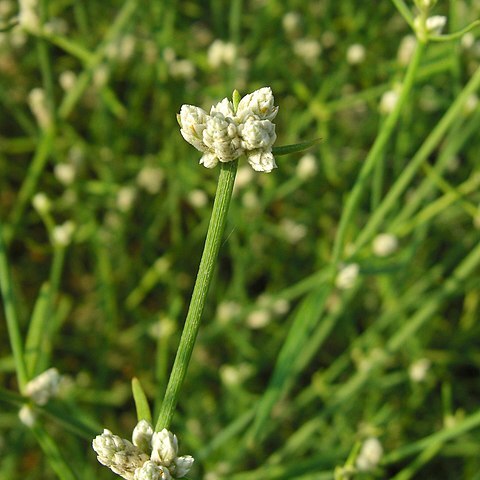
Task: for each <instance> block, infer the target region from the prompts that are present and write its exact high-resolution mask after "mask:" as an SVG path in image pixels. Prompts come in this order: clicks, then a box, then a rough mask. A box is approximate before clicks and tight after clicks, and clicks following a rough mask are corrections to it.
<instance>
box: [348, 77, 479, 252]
mask: <svg viewBox="0 0 480 480" xmlns="http://www.w3.org/2000/svg"><path fill="white" fill-rule="evenodd" d="M479 87H480V68H478V69H477V71H476V72H475V74H474V75H473V76H472V78H471V79H470V81H469V82H468V83H467V85H466V86H465V88H464V89H463V90H462V92H461V93H460V95H459V96H458V97H457V98H456V100H455V101H454V102H453V104H452V105H451V107H450V108H449V109H448V110H447V112H446V113H445V115H444V116H443V117H442V119H441V120H440V121H439V122H438V123H437V125H436V126H435V128H434V129H433V130H432V131H431V133H430V135H429V136H428V137H427V138H426V140H425V142H423V144H422V146H421V147H420V148H419V150H418V151H417V153H416V154H415V156H414V157H413V158H412V159H411V161H410V163H409V164H408V165H407V166H406V168H405V169H404V170H403V172H402V174H401V175H400V177H399V178H398V179H397V181H396V182H395V183H394V185H393V186H392V187H391V188H390V190H389V192H388V194H387V196H386V197H385V198H384V199H383V201H382V203H381V204H380V206H379V207H378V208H377V210H376V211H375V212H374V214H373V215H372V216H371V217H370V219H369V221H368V223H367V225H366V226H365V228H364V229H363V230H362V232H361V234H360V235H359V236H358V238H357V240H356V242H355V252H356V251H358V250H359V249H360V248H361V247H362V246H363V245H365V244H366V243H367V242H368V241H369V240H370V239H371V238H372V236H373V235H374V234H375V232H376V230H377V228H378V226H379V225H380V224H381V222H382V220H383V219H384V218H385V216H386V214H387V212H389V211H390V209H391V208H393V206H394V205H396V204H397V202H398V199H399V198H400V195H401V194H402V193H403V192H404V191H405V190H406V188H407V187H408V185H409V184H410V182H411V181H412V179H413V177H414V176H415V173H416V172H417V170H418V169H419V168H420V167H421V165H422V164H423V163H424V162H425V161H426V160H427V158H428V156H429V155H430V154H431V153H432V152H433V151H434V150H435V148H436V147H437V145H438V144H439V143H440V141H441V140H442V138H443V137H444V135H445V133H446V132H447V130H448V129H449V128H450V126H451V125H452V123H453V122H454V121H455V119H456V118H457V117H458V115H460V113H461V111H462V108H463V106H464V104H465V102H466V100H467V98H468V96H469V95H471V94H472V93H474V92H475V91H476V90H478V88H479Z"/></svg>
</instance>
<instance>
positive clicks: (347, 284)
mask: <svg viewBox="0 0 480 480" xmlns="http://www.w3.org/2000/svg"><path fill="white" fill-rule="evenodd" d="M359 271H360V267H359V265H358V264H357V263H350V264H348V265H344V266H342V267H341V268H340V271H339V272H338V274H337V278H336V279H335V285H336V287H337V288H339V289H340V290H348V289H350V288H352V287H353V286H354V284H355V281H356V280H357V277H358V274H359Z"/></svg>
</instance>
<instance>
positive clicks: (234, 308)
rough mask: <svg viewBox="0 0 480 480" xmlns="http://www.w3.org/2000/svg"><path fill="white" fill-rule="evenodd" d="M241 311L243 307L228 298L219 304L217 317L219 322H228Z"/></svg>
mask: <svg viewBox="0 0 480 480" xmlns="http://www.w3.org/2000/svg"><path fill="white" fill-rule="evenodd" d="M240 311H241V307H240V305H239V304H238V303H237V302H234V301H232V300H230V301H228V300H227V301H223V302H221V303H220V304H219V305H218V307H217V314H216V317H217V319H218V322H219V323H221V324H227V323H229V322H230V321H231V320H233V319H234V318H235V317H236V316H238V314H239V313H240Z"/></svg>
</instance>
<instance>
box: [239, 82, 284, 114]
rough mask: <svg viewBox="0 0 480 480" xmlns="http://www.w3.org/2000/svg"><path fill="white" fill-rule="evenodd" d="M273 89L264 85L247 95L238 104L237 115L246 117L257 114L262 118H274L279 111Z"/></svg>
mask: <svg viewBox="0 0 480 480" xmlns="http://www.w3.org/2000/svg"><path fill="white" fill-rule="evenodd" d="M274 102H275V99H274V97H273V93H272V89H271V88H270V87H263V88H260V89H259V90H255V91H254V92H252V93H249V94H248V95H245V96H244V97H243V98H242V99H241V100H240V103H239V104H238V109H237V116H238V117H240V118H241V119H246V118H248V117H249V116H251V115H255V116H256V117H257V118H258V119H260V120H273V119H274V118H275V116H276V115H277V112H278V107H276V106H275V105H274Z"/></svg>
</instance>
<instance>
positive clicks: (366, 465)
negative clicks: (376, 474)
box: [356, 437, 383, 472]
mask: <svg viewBox="0 0 480 480" xmlns="http://www.w3.org/2000/svg"><path fill="white" fill-rule="evenodd" d="M382 455H383V447H382V444H381V443H380V441H379V440H378V438H375V437H370V438H367V439H366V440H365V442H363V445H362V448H361V450H360V453H359V455H358V457H357V461H356V466H357V468H358V470H360V471H361V472H368V471H370V470H373V469H374V468H375V467H376V466H377V465H378V464H379V462H380V459H381V458H382Z"/></svg>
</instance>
